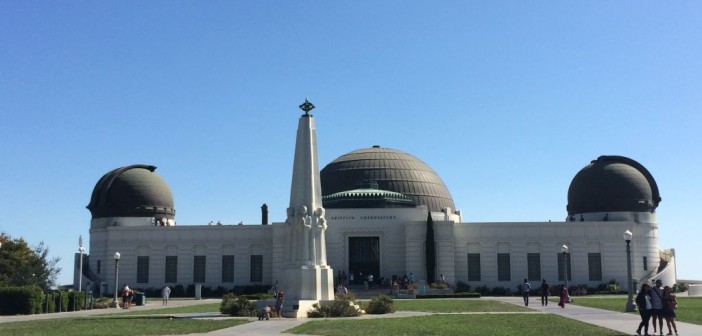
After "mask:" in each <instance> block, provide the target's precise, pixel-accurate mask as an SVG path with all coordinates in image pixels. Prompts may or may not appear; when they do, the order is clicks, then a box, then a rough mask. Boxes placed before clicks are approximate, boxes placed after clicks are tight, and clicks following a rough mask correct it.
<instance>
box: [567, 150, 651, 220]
mask: <svg viewBox="0 0 702 336" xmlns="http://www.w3.org/2000/svg"><path fill="white" fill-rule="evenodd" d="M660 202H661V197H660V195H659V193H658V185H657V184H656V181H655V180H654V179H653V176H652V175H651V173H649V172H648V170H646V168H645V167H644V166H642V165H641V164H640V163H638V162H636V161H634V160H632V159H629V158H626V157H623V156H600V157H599V158H597V160H593V161H592V162H590V164H589V165H587V166H585V167H584V168H583V169H581V170H580V171H579V172H578V173H577V174H576V175H575V177H574V178H573V181H572V182H571V183H570V187H569V188H568V206H567V210H568V215H574V214H583V213H597V212H618V211H627V212H654V211H655V210H656V208H657V207H658V203H660Z"/></svg>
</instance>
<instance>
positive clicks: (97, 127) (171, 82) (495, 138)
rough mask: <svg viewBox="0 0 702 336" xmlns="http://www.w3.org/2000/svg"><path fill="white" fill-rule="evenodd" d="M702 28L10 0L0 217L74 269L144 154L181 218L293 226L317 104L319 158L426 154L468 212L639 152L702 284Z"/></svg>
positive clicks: (568, 6) (558, 200) (517, 6)
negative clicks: (700, 198) (110, 182)
mask: <svg viewBox="0 0 702 336" xmlns="http://www.w3.org/2000/svg"><path fill="white" fill-rule="evenodd" d="M701 36H702V5H700V3H699V2H697V1H689V2H686V1H676V2H653V1H643V2H642V1H575V2H570V1H569V2H567V3H566V2H562V1H528V2H525V1H508V2H501V1H484V2H475V1H456V2H448V1H442V2H440V3H435V2H412V1H381V2H378V1H368V2H362V1H361V2H359V1H352V2H351V1H349V2H340V1H276V2H269V1H207V2H201V1H99V2H89V1H77V2H76V1H1V2H0V134H2V142H1V143H0V160H2V161H1V162H2V163H3V164H2V168H0V231H2V232H5V233H7V234H9V235H11V236H13V237H15V238H16V237H24V238H25V239H26V240H27V241H29V242H30V244H33V245H36V244H38V243H39V242H40V241H44V242H45V243H46V244H47V245H48V247H49V249H50V253H51V255H52V256H60V257H61V258H62V259H63V260H62V262H61V264H60V266H61V267H63V272H62V274H61V277H60V283H61V284H68V283H71V282H72V272H73V266H72V260H73V253H74V252H75V251H77V240H78V236H79V235H83V236H84V237H86V240H87V237H88V230H89V223H90V213H89V212H88V210H87V209H86V208H85V206H86V205H87V204H88V202H89V199H90V194H91V191H92V189H93V186H94V185H95V183H96V182H97V180H98V179H99V178H100V177H101V176H102V175H103V174H104V173H106V172H107V171H109V170H111V169H114V168H117V167H120V166H124V165H129V164H136V163H143V164H153V165H156V166H158V170H157V173H159V174H160V175H161V176H162V177H163V178H164V179H165V180H166V181H167V182H168V184H169V185H170V186H171V188H172V190H173V194H174V197H175V207H176V210H177V216H176V220H177V223H178V224H179V225H185V224H206V223H207V222H209V221H211V220H213V221H218V220H221V221H222V222H224V223H238V222H240V221H244V222H245V223H259V222H260V206H261V204H263V203H264V202H265V203H268V205H269V207H270V217H271V220H272V221H283V220H284V217H285V208H286V206H287V203H288V198H289V192H290V191H289V189H290V178H291V168H292V155H293V149H294V148H293V146H294V144H293V142H294V139H295V128H296V125H297V118H298V117H299V115H300V114H301V113H302V112H301V111H300V110H298V108H297V105H299V104H300V103H301V102H302V101H304V99H305V97H309V98H310V100H311V101H312V102H313V103H314V104H315V105H316V106H317V109H315V110H314V111H313V114H314V115H315V117H316V122H317V128H318V140H319V151H320V166H324V165H326V164H327V163H329V162H330V161H331V160H333V159H334V158H336V157H338V156H339V155H342V154H344V153H346V152H349V151H351V150H355V149H359V148H365V147H370V146H372V145H380V146H383V147H390V148H395V149H399V150H403V151H405V152H408V153H411V154H413V155H414V156H416V157H418V158H420V159H422V160H423V161H425V162H426V163H428V164H429V165H430V166H431V167H433V168H434V170H436V172H437V173H438V174H439V175H440V176H441V177H442V178H443V180H444V182H445V183H446V184H447V186H448V187H449V190H450V192H451V193H452V195H453V197H454V200H455V203H456V205H457V207H458V209H460V210H462V211H463V214H464V221H468V222H475V221H545V220H549V219H551V220H563V219H564V218H565V217H566V204H567V191H568V186H569V184H570V181H571V180H572V178H573V176H575V174H576V173H577V172H578V171H579V170H580V169H581V168H583V167H584V166H585V165H587V164H588V163H589V162H590V161H591V160H593V159H595V158H597V157H598V156H600V155H623V156H627V157H630V158H632V159H634V160H637V161H638V162H640V163H641V164H643V165H644V166H646V167H647V168H648V170H649V171H650V172H651V173H652V174H653V176H654V177H655V179H656V180H657V182H658V185H659V188H660V192H661V196H662V198H663V201H662V202H661V204H660V207H659V208H658V211H657V213H658V221H659V224H660V231H659V233H660V246H661V247H662V248H670V247H673V248H676V251H677V256H678V274H679V277H681V278H697V279H702V269H700V268H699V267H698V265H699V259H697V258H699V257H700V255H702V244H699V242H698V239H697V236H696V235H695V234H693V233H697V231H696V230H697V229H696V228H699V227H700V224H701V223H700V212H699V209H700V205H699V204H698V203H697V196H695V195H697V194H699V193H700V192H701V191H702V179H700V173H702V149H701V148H702V146H700V142H701V140H702V138H701V135H700V134H702V132H701V130H700V128H701V127H700V124H701V123H702V113H700V107H701V106H702V66H700V65H701V64H702V57H701V56H702V43H700V42H701V40H700V37H701ZM694 204H698V205H697V206H695V205H694ZM695 209H698V210H695ZM695 260H697V261H695Z"/></svg>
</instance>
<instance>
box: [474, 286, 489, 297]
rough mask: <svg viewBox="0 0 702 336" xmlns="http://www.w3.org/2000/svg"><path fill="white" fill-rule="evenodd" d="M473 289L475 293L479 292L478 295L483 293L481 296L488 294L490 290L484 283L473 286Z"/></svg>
mask: <svg viewBox="0 0 702 336" xmlns="http://www.w3.org/2000/svg"><path fill="white" fill-rule="evenodd" d="M475 291H476V292H477V293H480V295H483V296H486V295H490V292H491V291H490V288H488V286H486V285H482V286H478V287H475Z"/></svg>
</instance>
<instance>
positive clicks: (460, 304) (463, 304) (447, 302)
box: [394, 299, 532, 313]
mask: <svg viewBox="0 0 702 336" xmlns="http://www.w3.org/2000/svg"><path fill="white" fill-rule="evenodd" d="M394 302H395V310H397V311H421V312H431V313H459V312H460V313H473V312H525V311H532V310H530V309H528V308H525V307H520V306H515V305H512V304H508V303H504V302H500V301H493V300H481V299H422V300H395V301H394Z"/></svg>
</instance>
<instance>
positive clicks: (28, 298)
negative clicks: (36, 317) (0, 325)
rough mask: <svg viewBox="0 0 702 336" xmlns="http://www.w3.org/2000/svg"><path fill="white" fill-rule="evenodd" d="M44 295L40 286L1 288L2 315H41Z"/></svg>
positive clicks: (0, 306)
mask: <svg viewBox="0 0 702 336" xmlns="http://www.w3.org/2000/svg"><path fill="white" fill-rule="evenodd" d="M42 301H43V294H42V291H41V288H40V287H39V286H21V287H19V286H11V287H2V288H0V315H17V314H24V315H28V314H38V313H41V303H42Z"/></svg>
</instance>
